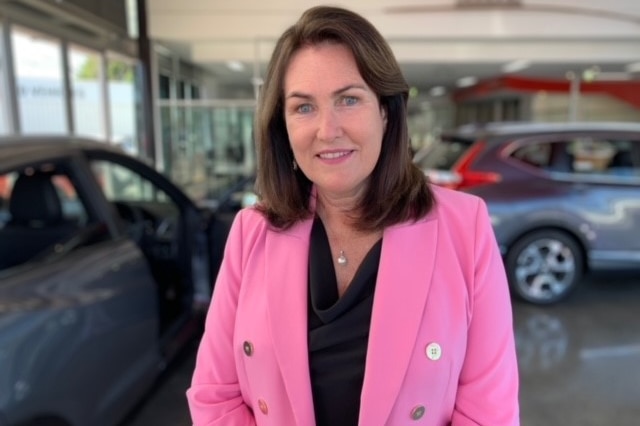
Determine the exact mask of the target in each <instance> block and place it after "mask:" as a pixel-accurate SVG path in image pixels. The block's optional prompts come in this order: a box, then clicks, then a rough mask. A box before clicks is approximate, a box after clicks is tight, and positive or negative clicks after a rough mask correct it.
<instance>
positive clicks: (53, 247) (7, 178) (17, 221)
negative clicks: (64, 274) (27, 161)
mask: <svg viewBox="0 0 640 426" xmlns="http://www.w3.org/2000/svg"><path fill="white" fill-rule="evenodd" d="M0 197H1V198H0V200H1V201H0V271H1V270H5V269H9V268H13V267H16V266H20V265H23V264H25V263H27V262H38V261H42V262H45V261H49V260H50V259H52V258H53V257H56V256H61V255H66V254H67V253H69V252H72V251H75V250H77V249H79V248H80V247H86V246H87V245H91V244H94V243H97V242H100V241H104V240H105V239H107V238H110V236H109V233H108V230H107V228H106V226H104V225H103V224H101V223H99V222H98V221H97V220H94V219H93V218H92V216H91V214H90V209H89V208H88V206H87V204H86V202H85V201H84V200H83V198H82V197H81V196H80V192H79V191H78V188H77V186H76V183H75V181H74V179H73V178H72V177H71V175H70V174H68V173H67V172H66V171H65V169H64V168H60V167H58V166H56V165H54V164H45V165H33V166H28V167H21V168H20V169H16V170H8V171H4V172H1V173H0Z"/></svg>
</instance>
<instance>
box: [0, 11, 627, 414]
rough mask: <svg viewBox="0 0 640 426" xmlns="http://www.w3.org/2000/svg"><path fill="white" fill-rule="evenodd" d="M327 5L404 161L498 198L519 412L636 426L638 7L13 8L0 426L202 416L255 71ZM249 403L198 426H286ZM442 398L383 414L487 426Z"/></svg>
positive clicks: (3, 138) (245, 196)
mask: <svg viewBox="0 0 640 426" xmlns="http://www.w3.org/2000/svg"><path fill="white" fill-rule="evenodd" d="M323 4H324V5H331V6H339V7H344V8H347V9H349V10H352V11H354V12H356V13H358V14H360V15H361V16H363V17H364V18H366V19H367V20H369V21H370V22H371V23H372V24H373V25H374V26H375V27H376V28H377V29H378V30H379V31H380V33H381V35H382V36H383V37H384V39H385V40H386V41H387V42H388V44H389V46H390V47H391V50H392V52H393V55H394V56H395V58H396V60H397V62H398V64H399V66H400V69H401V71H402V74H403V75H404V78H405V79H406V82H407V84H408V94H407V97H406V101H407V104H406V105H407V108H406V113H407V124H408V138H407V139H408V145H409V148H410V153H411V154H410V155H411V157H407V161H406V165H407V166H411V163H412V162H413V164H415V166H416V167H417V168H419V169H420V170H421V171H422V172H423V173H424V177H425V179H426V180H427V181H428V182H429V185H431V186H433V187H438V190H440V189H441V188H447V190H448V191H451V192H452V193H454V192H456V195H458V193H459V192H463V193H466V194H471V195H473V196H475V197H478V198H479V199H481V200H482V201H483V202H484V204H485V205H486V206H487V212H488V219H487V221H486V223H487V229H491V230H492V231H493V234H492V235H495V240H496V241H495V247H496V250H495V252H496V253H497V254H496V256H495V259H498V263H499V266H500V268H504V277H505V279H504V291H505V294H506V295H507V296H505V300H507V299H508V300H509V301H510V305H509V309H510V312H509V313H510V315H511V316H512V319H513V320H512V323H513V341H514V346H515V352H516V355H515V358H516V359H517V371H518V377H517V382H518V385H519V387H518V395H517V399H518V402H519V424H522V425H524V426H567V425H568V426H573V425H576V426H609V425H615V426H627V425H628V426H631V425H638V424H640V368H638V365H640V324H639V323H636V321H635V320H634V318H637V315H638V312H640V2H639V1H637V0H609V1H603V0H547V1H537V0H352V1H337V2H335V1H331V2H326V3H325V2H318V1H308V0H307V1H295V0H272V1H256V0H236V1H229V0H215V1H212V0H180V1H176V0H0V426H190V425H194V424H195V425H198V424H199V423H198V422H196V421H195V420H194V419H193V418H192V417H191V413H190V408H189V404H188V399H187V390H188V389H189V388H190V386H191V381H192V377H193V373H194V369H195V366H196V355H197V352H198V348H199V344H200V341H201V338H202V335H203V332H204V329H205V317H206V313H207V312H208V308H209V306H210V302H211V301H212V297H214V296H215V294H216V293H215V289H216V287H215V284H216V277H217V276H218V273H219V271H220V267H221V264H222V262H223V258H224V257H225V245H226V243H227V235H228V233H229V232H230V229H231V226H232V223H233V221H234V220H235V219H236V218H237V217H238V212H239V211H241V210H243V209H253V208H254V207H253V206H254V205H255V203H259V202H260V199H261V198H260V195H259V194H258V191H257V186H256V170H257V165H258V164H257V163H258V159H259V156H258V154H257V150H256V137H255V135H256V132H255V131H254V127H255V119H256V116H257V114H258V113H259V112H260V111H257V109H258V108H257V105H258V97H259V96H260V94H261V93H262V89H263V87H265V85H264V81H265V78H266V77H267V65H268V62H269V59H270V57H271V54H272V52H273V51H274V49H275V48H276V42H277V40H278V38H279V37H280V35H281V34H282V33H283V32H284V31H285V30H286V29H287V28H288V27H290V26H291V25H293V24H294V23H295V22H296V21H297V19H298V18H299V17H300V16H301V14H302V13H303V12H304V11H305V10H307V9H309V8H311V7H313V6H317V5H323ZM297 96H299V97H304V96H302V95H297ZM280 107H281V108H283V107H282V106H280ZM385 131H386V127H385ZM283 139H284V138H283ZM407 139H405V140H407ZM403 152H404V151H403ZM260 158H261V157H260ZM296 159H297V158H296ZM261 164H264V163H262V162H261ZM287 164H291V161H290V160H289V162H288V163H287ZM297 167H298V165H297V163H296V162H295V160H294V161H293V169H292V170H294V171H296V172H297V173H300V174H302V173H303V172H302V171H301V170H300V171H298V169H297ZM416 173H417V172H416ZM419 176H420V179H419V180H418V181H417V182H419V183H420V184H421V182H422V181H421V176H422V174H419ZM259 182H260V180H259V179H258V183H259ZM307 195H308V193H307ZM385 235H386V234H385ZM383 247H384V245H383ZM413 249H414V248H413V247H406V248H403V249H402V250H403V253H405V252H406V253H409V252H411V251H412V250H413ZM229 251H231V250H229ZM382 252H383V253H384V252H385V251H384V249H383V250H382ZM498 253H499V254H498ZM227 255H228V254H227ZM343 255H344V253H343V252H341V253H340V256H341V257H340V258H337V262H338V263H341V262H342V263H346V262H347V260H346V258H343ZM399 257H401V256H399ZM330 261H331V259H330ZM417 263H420V262H417ZM426 263H427V262H426V261H425V264H426ZM282 264H283V265H286V263H282ZM362 266H364V262H363V264H362ZM422 266H424V265H418V264H416V265H415V267H416V269H419V267H422ZM436 266H437V265H436ZM283 267H284V268H286V266H283ZM223 269H224V268H223ZM332 271H334V270H332ZM359 271H360V270H358V272H359ZM500 272H502V270H500ZM286 273H288V271H286V272H284V273H283V274H286ZM309 274H311V273H309ZM309 280H311V278H309ZM374 281H375V280H374ZM395 284H396V285H398V286H400V285H402V284H403V283H402V282H397V283H395ZM425 286H428V283H425ZM283 288H284V287H283ZM425 288H426V287H425ZM399 291H402V289H400V290H399ZM305 294H306V293H305ZM223 295H224V294H223ZM305 297H306V296H305ZM466 302H467V303H471V304H472V303H473V302H469V301H466ZM374 307H375V305H374ZM374 313H375V309H374ZM425 315H427V314H425ZM469 321H471V320H469ZM443 323H446V321H443ZM372 324H373V322H372ZM447 324H448V323H447ZM403 329H404V324H403V326H402V327H398V333H399V334H402V331H403ZM367 330H368V329H367ZM452 332H453V331H452ZM267 334H268V333H267ZM269 338H270V336H261V339H256V340H255V342H256V345H255V348H254V346H253V343H252V342H250V341H245V342H244V347H243V346H242V345H241V346H240V347H239V348H238V353H239V354H240V355H242V353H243V351H244V354H246V356H251V355H254V352H255V355H256V356H261V355H260V353H259V352H258V351H259V350H260V349H262V348H261V347H260V344H261V343H263V342H265V341H267V340H268V339H269ZM488 341H491V342H492V341H494V340H490V339H489V340H488ZM433 345H436V346H433ZM487 345H488V344H487ZM434 347H435V348H436V349H434ZM428 348H429V349H428V350H427V353H426V357H424V353H423V355H422V356H423V358H424V359H425V360H426V359H427V358H428V359H429V360H431V361H434V362H435V363H436V364H435V365H436V367H437V368H438V366H442V367H439V368H448V367H446V366H448V365H449V364H450V363H451V362H453V361H451V359H450V358H448V357H449V355H450V354H448V353H447V349H448V348H447V347H446V346H445V345H444V344H443V348H441V347H440V345H438V344H437V343H430V344H429V346H428ZM365 349H366V347H365ZM234 350H235V349H234ZM421 350H422V349H421ZM433 350H436V351H437V355H434V352H429V351H433ZM441 350H442V353H440V351H441ZM423 352H424V351H423ZM236 355H237V354H236ZM240 355H238V356H240ZM458 356H460V355H458ZM463 358H464V357H463ZM367 360H368V358H367ZM304 362H305V364H304V365H307V366H308V364H307V363H306V362H307V360H306V359H305V360H304ZM427 362H430V361H427ZM389 364H390V367H395V366H393V365H391V364H392V362H391V361H389ZM367 365H368V363H367ZM276 373H278V372H277V371H276V372H274V371H269V372H265V373H264V377H265V380H268V379H267V378H269V377H272V376H274V375H275V374H276ZM242 374H245V373H244V372H243V373H242ZM367 374H372V375H375V372H369V371H368V372H367ZM447 374H449V373H447ZM367 377H368V376H365V380H366V379H367ZM433 383H435V382H433ZM433 383H431V382H430V381H429V379H428V378H427V379H426V380H425V382H424V387H425V389H429V388H430V387H431V386H432V385H433ZM491 383H493V382H491ZM225 385H226V384H225ZM229 386H231V385H229ZM235 386H236V388H234V389H237V388H238V387H237V384H235ZM421 386H422V385H421ZM454 386H458V389H461V388H463V387H464V384H462V383H454ZM243 391H244V390H243ZM287 391H289V392H291V391H290V389H287ZM486 391H487V392H488V393H491V391H492V389H486ZM220 393H222V391H220ZM417 393H419V391H417ZM389 394H390V395H395V394H393V393H389ZM359 395H360V394H359V393H358V396H359ZM243 396H244V395H243ZM270 397H271V398H270ZM256 398H260V399H256V401H257V402H256V403H255V404H253V403H252V402H251V398H248V401H249V402H247V401H244V402H242V401H241V402H240V403H242V404H243V405H244V404H246V407H247V408H248V410H247V412H249V413H251V414H253V413H254V412H255V414H256V418H255V420H254V419H253V416H252V421H253V422H251V423H241V422H238V420H237V418H234V419H236V420H233V421H231V420H227V422H226V423H225V419H222V420H220V421H219V422H214V423H206V424H216V425H226V424H229V425H232V424H233V425H236V424H243V425H244V424H247V425H248V424H258V425H260V424H265V425H267V424H269V425H271V424H277V426H296V425H294V424H291V425H288V424H287V425H281V424H278V423H277V422H276V423H274V421H275V420H274V419H275V418H277V417H276V416H277V415H278V413H277V412H276V411H277V410H278V408H279V406H278V405H277V404H276V402H275V399H276V398H275V397H274V396H272V395H262V396H260V395H259V396H257V397H256ZM419 398H420V397H418V399H419ZM237 399H238V400H240V398H239V397H238V398H237ZM227 402H228V401H227ZM390 403H391V402H390ZM467 403H469V404H473V401H472V402H467ZM252 404H253V405H252ZM269 404H271V405H269ZM416 404H418V403H416ZM409 408H410V409H411V407H409ZM440 410H441V407H438V409H435V408H433V407H430V406H429V404H428V403H425V404H424V405H416V406H415V407H413V409H411V411H409V410H407V416H406V422H400V423H398V422H397V421H396V420H395V417H394V418H393V420H392V419H391V417H389V419H385V418H381V419H376V421H377V422H378V423H373V424H378V425H403V426H404V425H410V424H416V425H420V424H423V425H434V426H444V425H445V424H450V425H453V426H456V424H460V425H463V424H464V425H470V424H479V423H478V422H477V421H473V420H471V419H466V421H467V422H464V421H461V420H460V418H461V417H455V416H454V417H453V418H454V420H453V421H447V422H444V423H443V422H442V420H441V419H439V418H438V419H437V418H436V417H433V416H431V414H432V413H435V412H439V411H440ZM455 410H458V408H455ZM260 413H262V414H260ZM260 416H261V417H260ZM230 417H231V416H230ZM230 417H229V418H230ZM247 418H248V417H247ZM456 418H457V419H458V420H457V421H460V423H457V421H456V420H455V419H456ZM360 420H361V421H360V422H359V424H364V423H366V422H364V421H362V418H361V419H360ZM363 422H364V423H363ZM318 423H320V422H318ZM202 424H205V423H202ZM296 424H298V426H313V425H312V424H306V423H299V421H298V422H296ZM505 424H506V423H505ZM509 424H512V423H509ZM365 426H369V424H366V425H365ZM483 426H496V425H494V424H483Z"/></svg>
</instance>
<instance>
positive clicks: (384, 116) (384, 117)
mask: <svg viewBox="0 0 640 426" xmlns="http://www.w3.org/2000/svg"><path fill="white" fill-rule="evenodd" d="M380 116H381V117H382V126H383V128H384V130H385V131H386V130H387V108H385V107H383V106H380Z"/></svg>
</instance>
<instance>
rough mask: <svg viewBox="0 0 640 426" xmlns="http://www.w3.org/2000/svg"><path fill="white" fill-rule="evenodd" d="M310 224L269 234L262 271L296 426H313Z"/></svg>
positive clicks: (276, 345)
mask: <svg viewBox="0 0 640 426" xmlns="http://www.w3.org/2000/svg"><path fill="white" fill-rule="evenodd" d="M311 225H312V221H311V220H307V221H304V222H301V223H299V224H297V225H295V226H294V227H292V228H291V229H289V230H287V231H284V232H275V231H269V233H268V235H267V240H266V253H268V256H266V257H265V259H267V260H265V262H266V265H265V271H266V277H265V278H266V285H267V286H268V289H267V290H268V291H267V300H268V315H269V324H270V330H271V336H272V338H273V348H274V351H275V354H276V359H277V361H278V365H279V367H280V371H281V372H282V376H283V381H284V385H285V388H286V391H287V396H288V398H289V401H290V403H291V409H292V411H293V413H294V416H295V419H296V424H298V425H312V424H314V423H315V420H314V413H313V397H312V394H311V382H310V379H309V357H308V349H307V346H308V344H307V340H308V339H307V280H308V256H309V254H308V253H309V235H310V232H311Z"/></svg>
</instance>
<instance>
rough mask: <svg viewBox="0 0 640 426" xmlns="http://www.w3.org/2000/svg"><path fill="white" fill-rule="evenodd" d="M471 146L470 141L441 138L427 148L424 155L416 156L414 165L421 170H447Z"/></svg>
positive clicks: (447, 137)
mask: <svg viewBox="0 0 640 426" xmlns="http://www.w3.org/2000/svg"><path fill="white" fill-rule="evenodd" d="M472 144H473V141H472V140H469V139H464V138H458V137H454V136H443V137H441V138H440V140H437V141H434V142H433V144H432V145H431V146H430V147H429V148H427V150H426V152H425V154H424V155H421V156H418V155H416V158H415V163H416V164H417V165H418V167H419V168H420V169H422V170H429V169H438V170H449V169H451V168H452V167H453V165H454V164H455V163H456V162H457V161H458V160H459V159H460V158H461V157H462V154H464V152H465V151H467V150H468V149H469V148H470V147H471V145H472Z"/></svg>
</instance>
